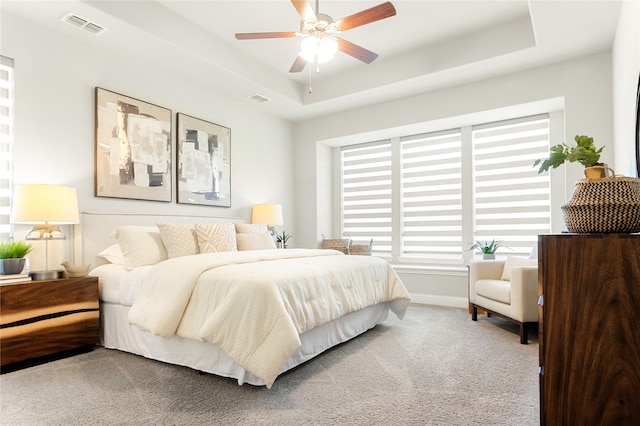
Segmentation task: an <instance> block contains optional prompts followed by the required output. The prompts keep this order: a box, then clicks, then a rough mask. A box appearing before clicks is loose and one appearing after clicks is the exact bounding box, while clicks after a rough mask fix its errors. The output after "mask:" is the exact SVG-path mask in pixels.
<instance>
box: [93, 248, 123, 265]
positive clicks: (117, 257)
mask: <svg viewBox="0 0 640 426" xmlns="http://www.w3.org/2000/svg"><path fill="white" fill-rule="evenodd" d="M96 256H99V257H102V258H103V259H106V260H107V261H109V263H113V264H114V265H124V255H123V254H122V249H120V244H111V245H110V246H109V247H107V248H106V249H104V250H102V251H101V252H100V253H98V254H97V255H96Z"/></svg>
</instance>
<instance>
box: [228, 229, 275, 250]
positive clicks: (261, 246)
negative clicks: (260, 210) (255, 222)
mask: <svg viewBox="0 0 640 426" xmlns="http://www.w3.org/2000/svg"><path fill="white" fill-rule="evenodd" d="M236 244H237V245H238V251H244V250H265V249H274V248H276V243H275V242H274V241H273V237H272V236H271V234H267V233H262V234H236Z"/></svg>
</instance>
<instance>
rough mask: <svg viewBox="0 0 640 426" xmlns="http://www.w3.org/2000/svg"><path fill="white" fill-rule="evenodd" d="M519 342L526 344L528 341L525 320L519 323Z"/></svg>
mask: <svg viewBox="0 0 640 426" xmlns="http://www.w3.org/2000/svg"><path fill="white" fill-rule="evenodd" d="M520 343H522V344H523V345H526V344H528V343H529V336H528V333H527V323H526V322H521V323H520Z"/></svg>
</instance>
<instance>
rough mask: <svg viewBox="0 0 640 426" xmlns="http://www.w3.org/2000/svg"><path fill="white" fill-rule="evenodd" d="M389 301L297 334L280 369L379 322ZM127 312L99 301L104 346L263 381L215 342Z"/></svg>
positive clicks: (245, 380)
mask: <svg viewBox="0 0 640 426" xmlns="http://www.w3.org/2000/svg"><path fill="white" fill-rule="evenodd" d="M389 303H391V302H387V303H381V304H378V305H374V306H370V307H368V308H365V309H362V310H359V311H357V312H353V313H351V314H348V315H346V316H344V317H342V318H338V319H336V320H334V321H331V322H329V323H327V324H324V325H322V326H320V327H316V328H314V329H313V330H309V331H307V332H305V333H303V334H301V335H300V341H301V343H302V345H301V346H300V347H299V348H298V350H297V351H296V352H294V354H293V355H292V356H291V357H290V358H289V360H288V361H287V363H286V364H285V366H284V368H283V369H282V372H281V373H283V372H285V371H287V370H289V369H291V368H293V367H295V366H297V365H300V364H302V363H303V362H305V361H307V360H309V359H311V358H313V357H315V356H316V355H318V354H320V353H322V352H324V351H325V350H327V349H329V348H331V347H332V346H335V345H337V344H339V343H342V342H345V341H347V340H349V339H351V338H353V337H355V336H358V335H359V334H362V333H364V332H365V331H367V330H369V329H371V328H373V327H375V326H376V324H380V323H381V322H383V321H384V320H386V319H387V315H388V314H389ZM128 313H129V307H128V306H123V305H117V304H112V303H105V302H100V322H101V331H100V339H101V344H102V345H103V346H104V347H105V348H109V349H118V350H121V351H125V352H130V353H133V354H137V355H142V356H144V357H146V358H151V359H155V360H158V361H163V362H167V363H170V364H177V365H182V366H186V367H191V368H193V369H196V370H199V371H204V372H207V373H212V374H216V375H218V376H223V377H231V378H234V379H237V380H238V384H240V385H242V384H243V383H249V384H251V385H255V386H264V385H265V383H264V381H263V380H262V379H260V378H259V377H256V376H254V375H253V374H251V373H249V372H247V371H246V370H245V369H244V368H242V367H240V366H238V365H237V364H236V363H235V362H233V361H232V360H231V359H230V358H229V357H228V356H227V355H226V354H225V353H224V352H223V351H222V350H221V349H220V348H219V347H218V346H217V345H214V344H212V343H208V342H200V341H196V340H190V339H185V338H183V337H179V336H173V337H171V338H165V337H160V336H156V335H154V334H151V333H147V332H143V331H141V330H140V329H139V328H137V327H135V326H132V325H130V324H129V321H128V320H127V315H128ZM276 383H277V380H276Z"/></svg>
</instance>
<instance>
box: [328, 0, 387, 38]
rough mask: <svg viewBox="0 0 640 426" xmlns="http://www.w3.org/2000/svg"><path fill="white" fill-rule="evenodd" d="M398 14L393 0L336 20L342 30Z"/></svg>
mask: <svg viewBox="0 0 640 426" xmlns="http://www.w3.org/2000/svg"><path fill="white" fill-rule="evenodd" d="M395 14H396V8H395V7H393V5H392V4H391V2H386V3H382V4H379V5H378V6H374V7H372V8H370V9H366V10H363V11H361V12H358V13H354V14H353V15H349V16H347V17H346V18H342V19H340V20H339V21H338V22H336V27H338V29H339V30H340V31H346V30H350V29H351V28H356V27H359V26H361V25H365V24H369V23H371V22H375V21H379V20H381V19H384V18H388V17H390V16H394V15H395Z"/></svg>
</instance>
